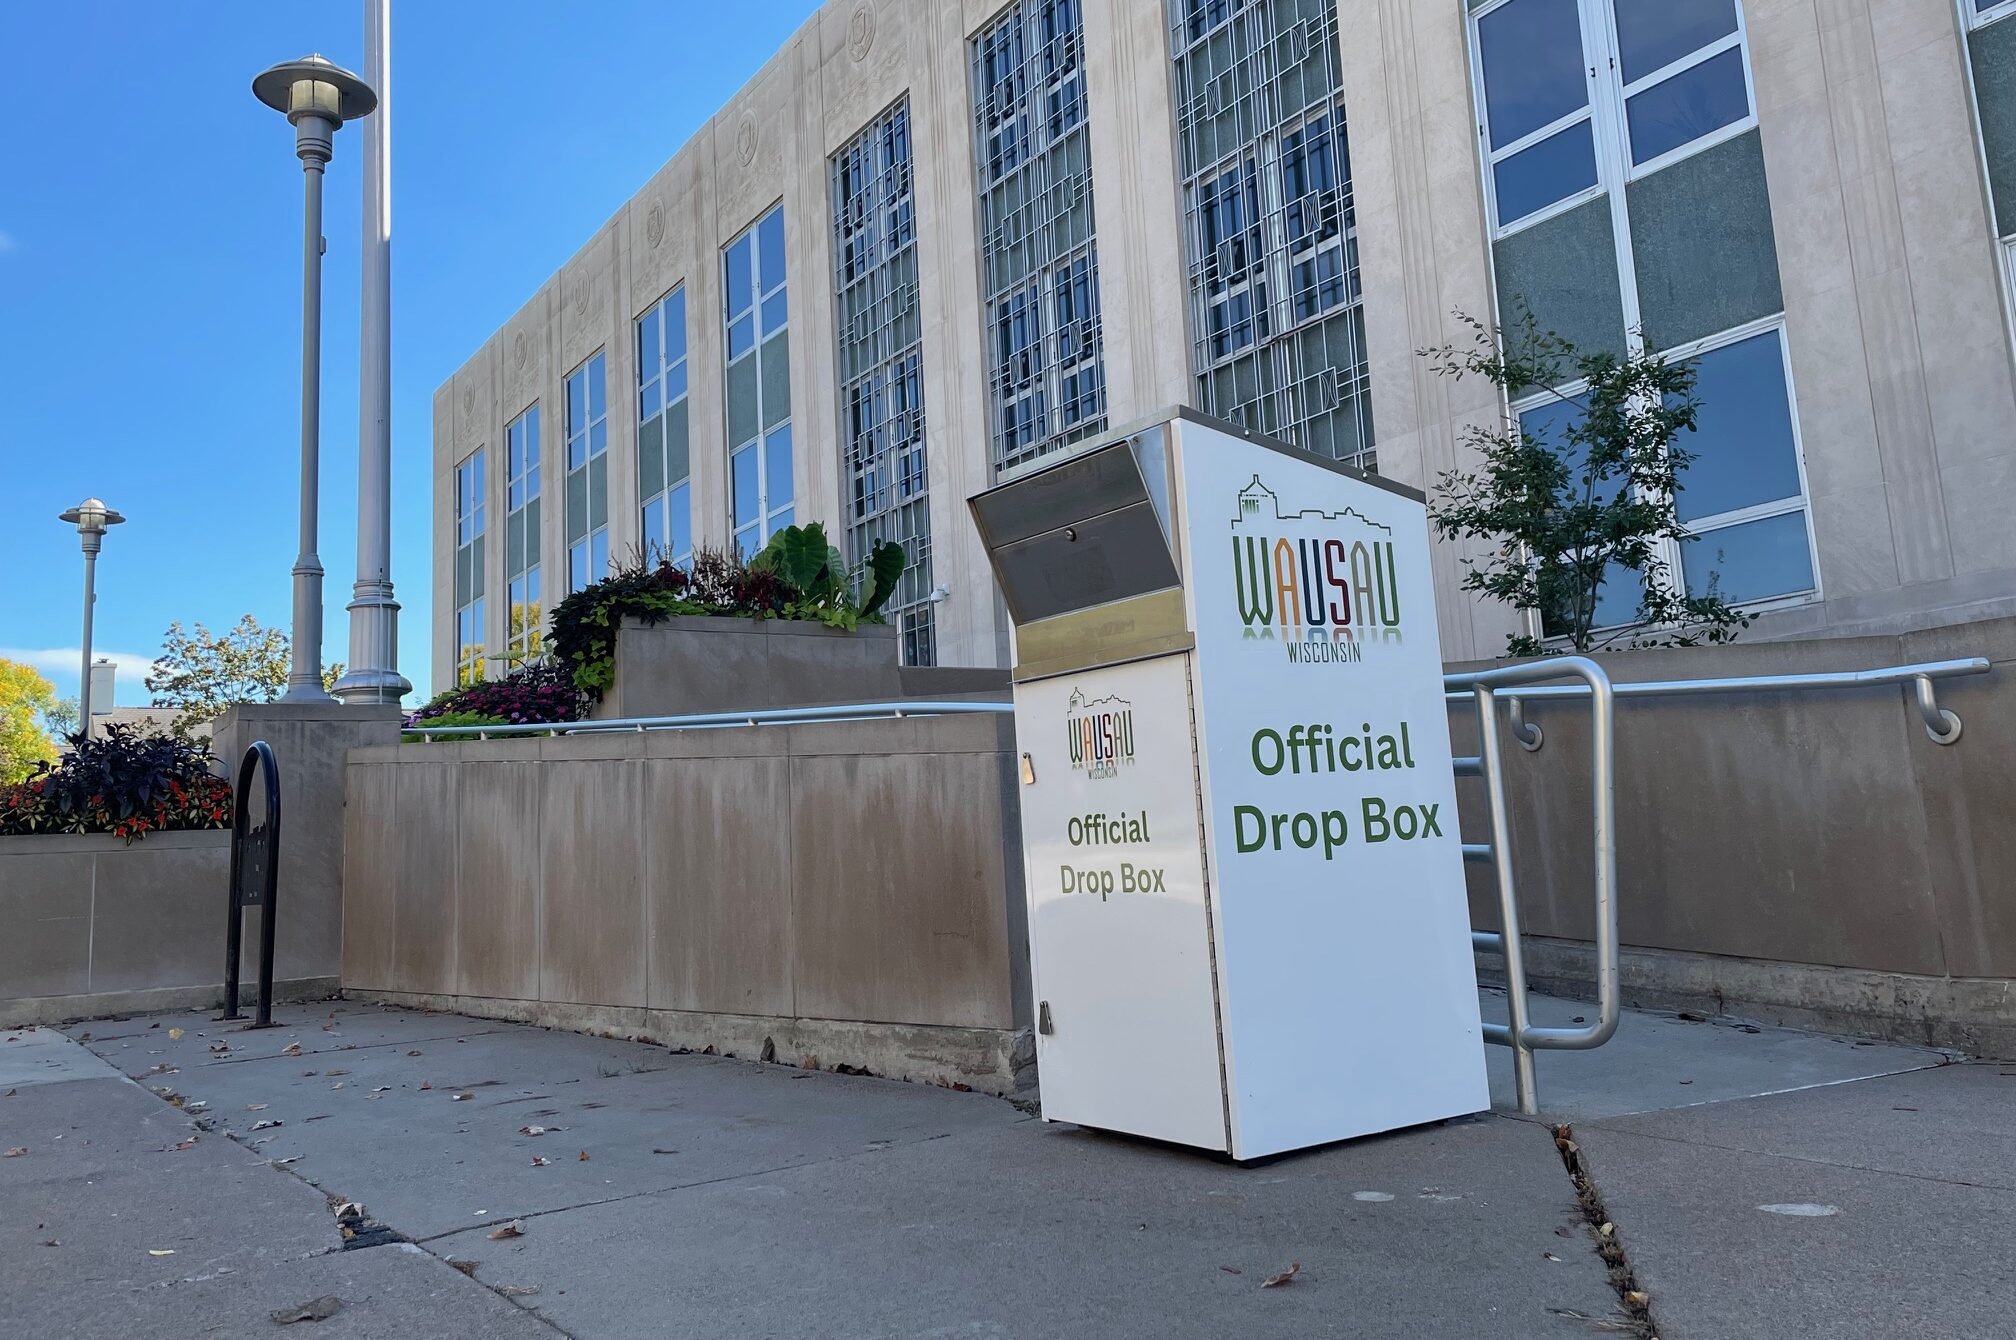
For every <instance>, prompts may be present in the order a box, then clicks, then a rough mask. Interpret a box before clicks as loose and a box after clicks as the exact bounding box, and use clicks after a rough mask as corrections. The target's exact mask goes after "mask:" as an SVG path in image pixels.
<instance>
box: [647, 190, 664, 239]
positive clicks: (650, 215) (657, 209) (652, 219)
mask: <svg viewBox="0 0 2016 1340" xmlns="http://www.w3.org/2000/svg"><path fill="white" fill-rule="evenodd" d="M664 240H665V206H664V205H662V204H660V203H659V202H658V201H656V200H653V201H652V202H651V208H649V209H647V210H645V211H644V243H645V245H646V246H652V247H655V246H657V245H658V244H659V243H660V242H663V241H664Z"/></svg>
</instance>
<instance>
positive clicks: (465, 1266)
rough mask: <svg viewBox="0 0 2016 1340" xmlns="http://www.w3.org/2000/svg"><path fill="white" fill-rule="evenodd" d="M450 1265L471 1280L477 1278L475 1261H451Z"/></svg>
mask: <svg viewBox="0 0 2016 1340" xmlns="http://www.w3.org/2000/svg"><path fill="white" fill-rule="evenodd" d="M448 1264H449V1265H450V1266H452V1267H454V1268H455V1269H456V1270H459V1271H461V1272H462V1273H463V1274H465V1275H467V1276H469V1277H470V1278H472V1279H473V1278H475V1275H476V1263H475V1262H474V1261H450V1262H449V1263H448Z"/></svg>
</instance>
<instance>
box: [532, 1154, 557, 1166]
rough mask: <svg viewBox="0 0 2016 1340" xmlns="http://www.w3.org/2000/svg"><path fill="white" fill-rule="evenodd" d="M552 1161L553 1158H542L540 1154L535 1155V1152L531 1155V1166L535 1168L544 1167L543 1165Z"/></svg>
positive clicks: (547, 1164)
mask: <svg viewBox="0 0 2016 1340" xmlns="http://www.w3.org/2000/svg"><path fill="white" fill-rule="evenodd" d="M552 1162H553V1160H552V1159H549V1158H542V1157H540V1156H539V1155H537V1154H534V1155H533V1156H532V1166H533V1167H535V1168H544V1167H548V1166H550V1165H551V1164H552Z"/></svg>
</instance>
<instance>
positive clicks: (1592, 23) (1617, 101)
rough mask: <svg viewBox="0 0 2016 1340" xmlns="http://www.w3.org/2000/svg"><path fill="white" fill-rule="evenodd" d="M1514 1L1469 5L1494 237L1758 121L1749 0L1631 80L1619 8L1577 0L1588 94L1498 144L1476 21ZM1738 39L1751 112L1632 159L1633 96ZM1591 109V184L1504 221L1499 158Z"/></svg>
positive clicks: (1473, 79) (1599, 0) (2015, 1)
mask: <svg viewBox="0 0 2016 1340" xmlns="http://www.w3.org/2000/svg"><path fill="white" fill-rule="evenodd" d="M1513 2H1514V0H1492V2H1491V3H1490V4H1487V5H1479V6H1478V7H1477V8H1476V9H1474V10H1472V11H1471V12H1470V14H1469V15H1468V18H1467V21H1466V23H1465V25H1464V32H1465V38H1466V41H1467V43H1468V46H1469V55H1470V89H1471V100H1472V106H1473V109H1474V111H1475V113H1476V118H1477V151H1478V157H1479V160H1480V161H1481V162H1482V164H1483V169H1484V172H1483V176H1484V219H1485V223H1486V225H1487V227H1488V228H1489V230H1490V236H1491V239H1492V240H1493V241H1499V240H1502V239H1504V238H1507V237H1510V236H1512V235H1513V234H1515V233H1519V232H1523V231H1525V230H1526V229H1528V228H1531V227H1533V226H1534V225H1536V224H1540V223H1545V222H1546V221H1547V220H1549V219H1551V218H1554V217H1556V216H1557V215H1561V214H1565V213H1567V212H1568V211H1569V210H1571V209H1574V208H1575V207H1577V206H1578V205H1584V204H1587V203H1588V202H1589V201H1591V200H1594V199H1596V198H1597V197H1599V196H1601V195H1603V194H1604V193H1605V192H1606V191H1607V192H1610V193H1612V194H1613V196H1614V195H1621V194H1622V192H1623V188H1624V187H1625V186H1626V185H1627V184H1629V183H1631V182H1634V181H1637V180H1639V179H1640V178H1642V177H1648V176H1650V175H1651V174H1653V173H1655V172H1657V171H1659V170H1660V169H1661V168H1666V167H1671V166H1672V165H1673V164H1675V163H1678V162H1680V161H1682V160H1683V159H1688V158H1692V157H1693V156H1694V155H1695V154H1698V153H1703V152H1706V151H1707V150H1709V149H1712V148H1714V147H1715V146H1716V145H1718V144H1721V143H1723V142H1725V141H1727V140H1732V139H1734V138H1736V137H1737V136H1738V135H1742V134H1744V133H1746V132H1748V131H1750V130H1754V129H1755V128H1756V126H1757V81H1756V76H1755V74H1754V73H1753V72H1752V70H1751V62H1750V28H1749V20H1748V19H1747V18H1746V16H1745V15H1744V12H1743V0H1731V3H1732V4H1733V5H1734V7H1735V10H1736V31H1735V32H1733V33H1730V34H1728V35H1727V36H1725V37H1719V38H1717V39H1716V40H1715V41H1713V42H1710V43H1709V44H1708V45H1706V46H1704V47H1701V48H1699V49H1698V50H1695V51H1692V52H1689V53H1688V54H1687V55H1685V56H1682V57H1681V58H1680V59H1679V60H1676V61H1673V62H1671V63H1670V64H1667V65H1665V66H1662V67H1660V68H1659V69H1657V70H1653V71H1651V72H1650V73H1648V74H1643V75H1640V76H1639V77H1638V78H1637V79H1634V80H1633V81H1631V83H1629V84H1625V83H1624V82H1623V55H1622V49H1621V47H1620V45H1619V42H1618V37H1617V11H1616V9H1615V7H1614V5H1613V3H1612V0H1576V14H1577V16H1578V17H1579V19H1580V20H1581V24H1580V26H1581V37H1582V59H1583V70H1584V76H1583V79H1584V89H1585V92H1586V93H1587V96H1588V101H1587V102H1586V103H1585V104H1584V105H1583V106H1582V107H1580V108H1578V109H1577V110H1575V111H1573V112H1570V113H1568V114H1567V115H1566V116H1563V117H1560V118H1558V119H1557V120H1555V121H1553V122H1551V123H1549V124H1547V125H1545V126H1542V127H1540V128H1539V129H1538V130H1535V131H1532V132H1530V133H1528V134H1526V135H1523V136H1521V137H1520V138H1519V139H1517V140H1514V141H1513V142H1512V143H1510V144H1508V145H1506V146H1505V147H1504V148H1502V149H1497V150H1494V149H1492V147H1491V131H1490V120H1489V114H1488V112H1487V110H1486V106H1485V101H1484V44H1483V42H1481V41H1480V40H1479V39H1478V27H1477V25H1478V24H1479V22H1480V21H1482V20H1483V18H1484V17H1485V16H1486V15H1488V14H1490V13H1492V12H1493V11H1495V10H1497V9H1500V8H1503V7H1504V6H1505V5H1508V4H1511V3H1513ZM1964 2H1965V0H1963V3H1964ZM2008 3H2009V4H2010V5H2011V6H2012V7H2016V0H2008ZM1732 47H1733V48H1735V49H1736V50H1737V51H1739V52H1740V53H1741V54H1742V62H1743V89H1744V95H1745V97H1747V98H1748V100H1749V103H1750V111H1749V114H1748V115H1745V116H1741V117H1738V118H1737V119H1736V120H1734V121H1731V122H1730V123H1729V124H1728V125H1726V126H1721V127H1718V128H1717V129H1715V130H1712V131H1709V132H1708V133H1707V134H1705V135H1703V136H1701V137H1700V138H1698V139H1692V140H1689V141H1687V142H1686V143H1685V144H1681V145H1678V146H1676V147H1674V148H1672V149H1668V150H1667V151H1666V152H1665V153H1663V154H1660V155H1659V156H1657V157H1656V158H1649V159H1647V160H1646V161H1645V162H1643V163H1633V162H1632V161H1631V124H1630V117H1629V114H1628V109H1627V104H1628V103H1629V102H1630V100H1631V99H1632V98H1633V97H1636V96H1637V95H1638V94H1640V93H1643V92H1645V91H1646V90H1647V89H1649V88H1652V87H1654V86H1655V85H1658V84H1662V83H1664V82H1665V81H1666V80H1668V79H1671V78H1673V77H1674V76H1676V75H1680V74H1684V73H1686V72H1687V71H1688V70H1691V69H1693V68H1694V67H1695V66H1696V65H1699V64H1702V63H1703V62H1705V61H1708V60H1711V59H1713V58H1714V57H1716V56H1719V55H1721V54H1722V53H1723V52H1725V51H1728V50H1730V49H1731V48H1732ZM1585 117H1586V118H1588V120H1589V121H1590V123H1591V125H1590V140H1591V143H1592V144H1593V146H1594V151H1595V155H1596V183H1595V185H1593V186H1587V187H1584V188H1583V189H1582V190H1579V191H1577V192H1575V193H1574V194H1572V195H1567V196H1563V197H1562V198H1561V199H1559V200H1557V201H1555V202H1554V203H1552V204H1550V205H1546V206H1544V207H1542V208H1540V209H1537V210H1535V211H1533V212H1532V213H1531V214H1524V215H1521V216H1520V217H1519V218H1516V219H1514V220H1512V221H1511V222H1510V223H1507V224H1502V225H1501V224H1500V223H1499V222H1498V180H1497V166H1498V164H1499V163H1501V162H1503V161H1504V160H1505V159H1507V158H1510V157H1512V156H1513V155H1514V154H1517V153H1521V152H1523V151H1524V150H1527V149H1530V148H1532V147H1533V146H1534V145H1536V144H1539V143H1541V142H1542V141H1544V140H1546V139H1548V138H1549V137H1551V136H1553V135H1557V134H1559V133H1560V132H1562V131H1564V130H1567V129H1569V128H1571V127H1573V126H1575V125H1578V124H1580V123H1581V121H1582V120H1583V119H1584V118H1585Z"/></svg>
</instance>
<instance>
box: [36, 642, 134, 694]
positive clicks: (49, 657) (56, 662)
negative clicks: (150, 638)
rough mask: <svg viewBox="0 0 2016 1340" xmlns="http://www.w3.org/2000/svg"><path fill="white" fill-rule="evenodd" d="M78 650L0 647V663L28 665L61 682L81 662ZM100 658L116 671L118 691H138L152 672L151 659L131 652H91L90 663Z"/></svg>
mask: <svg viewBox="0 0 2016 1340" xmlns="http://www.w3.org/2000/svg"><path fill="white" fill-rule="evenodd" d="M83 656H84V649H83V648H81V647H0V661H19V662H21V663H22V664H23V665H32V666H34V667H35V668H36V669H37V670H40V671H41V672H42V673H43V674H45V675H61V676H63V677H64V680H65V682H68V680H69V677H70V676H73V675H75V674H76V673H77V670H78V665H79V662H80V661H81V660H82V659H83ZM100 658H103V659H105V660H108V661H111V662H112V663H113V664H114V665H116V666H118V667H119V675H118V682H119V687H120V688H121V689H127V688H138V687H139V686H140V683H141V681H142V680H144V679H145V678H146V677H147V672H148V671H149V670H151V669H153V668H154V658H153V657H152V656H142V655H140V654H138V653H137V652H131V651H100V650H98V649H97V648H96V647H93V648H92V649H91V659H92V660H94V661H95V660H98V659H100Z"/></svg>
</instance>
